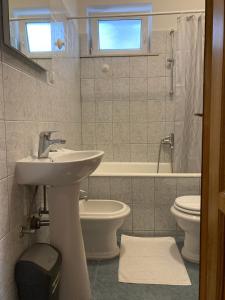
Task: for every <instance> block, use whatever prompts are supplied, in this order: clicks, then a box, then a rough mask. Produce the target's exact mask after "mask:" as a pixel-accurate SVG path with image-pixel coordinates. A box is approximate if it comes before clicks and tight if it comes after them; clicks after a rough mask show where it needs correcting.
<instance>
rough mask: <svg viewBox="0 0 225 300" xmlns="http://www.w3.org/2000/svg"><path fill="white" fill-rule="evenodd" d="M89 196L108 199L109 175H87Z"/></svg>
mask: <svg viewBox="0 0 225 300" xmlns="http://www.w3.org/2000/svg"><path fill="white" fill-rule="evenodd" d="M89 198H90V199H106V200H107V199H110V181H109V177H89Z"/></svg>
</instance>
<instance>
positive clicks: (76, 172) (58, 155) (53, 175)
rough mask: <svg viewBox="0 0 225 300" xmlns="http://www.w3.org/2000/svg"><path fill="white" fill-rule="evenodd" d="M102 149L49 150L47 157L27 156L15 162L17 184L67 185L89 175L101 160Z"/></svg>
mask: <svg viewBox="0 0 225 300" xmlns="http://www.w3.org/2000/svg"><path fill="white" fill-rule="evenodd" d="M103 154H104V152H103V151H97V150H96V151H95V150H93V151H73V150H68V149H62V150H58V151H57V152H50V153H49V157H48V158H41V159H38V158H37V157H32V156H29V157H27V158H24V159H21V160H19V161H17V163H16V177H17V183H18V184H28V185H52V186H58V185H69V184H74V183H75V182H78V181H80V180H82V179H83V178H85V177H87V176H88V175H90V174H91V173H92V172H94V170H95V169H96V168H97V167H98V165H99V163H100V162H101V160H102V157H103Z"/></svg>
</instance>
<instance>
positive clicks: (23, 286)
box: [15, 243, 62, 300]
mask: <svg viewBox="0 0 225 300" xmlns="http://www.w3.org/2000/svg"><path fill="white" fill-rule="evenodd" d="M61 264H62V257H61V254H60V252H59V251H58V250H57V249H55V248H54V247H52V246H51V245H49V244H41V243H38V244H34V245H33V246H32V247H30V248H29V249H27V250H26V251H25V252H24V253H23V254H22V256H21V257H20V258H19V260H18V262H17V263H16V269H15V278H16V283H17V288H18V296H19V300H58V299H59V283H60V270H61Z"/></svg>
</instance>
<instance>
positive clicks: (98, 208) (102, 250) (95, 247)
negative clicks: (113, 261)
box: [79, 200, 130, 259]
mask: <svg viewBox="0 0 225 300" xmlns="http://www.w3.org/2000/svg"><path fill="white" fill-rule="evenodd" d="M79 204H80V220H81V226H82V232H83V239H84V247H85V252H86V257H87V259H109V258H113V257H115V256H117V255H119V252H120V250H119V247H118V245H117V236H116V233H117V230H118V229H119V228H120V227H121V226H122V224H123V223H124V220H125V218H126V217H127V216H128V215H129V214H130V207H129V206H128V205H126V204H125V203H122V202H119V201H115V200H88V201H86V200H81V201H80V202H79Z"/></svg>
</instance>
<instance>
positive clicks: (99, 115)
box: [95, 101, 112, 123]
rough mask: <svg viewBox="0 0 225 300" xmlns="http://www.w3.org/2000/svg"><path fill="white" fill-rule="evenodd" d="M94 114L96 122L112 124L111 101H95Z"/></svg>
mask: <svg viewBox="0 0 225 300" xmlns="http://www.w3.org/2000/svg"><path fill="white" fill-rule="evenodd" d="M95 113H96V115H95V119H96V122H101V123H102V122H103V123H104V122H105V123H108V122H112V101H97V102H96V109H95Z"/></svg>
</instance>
